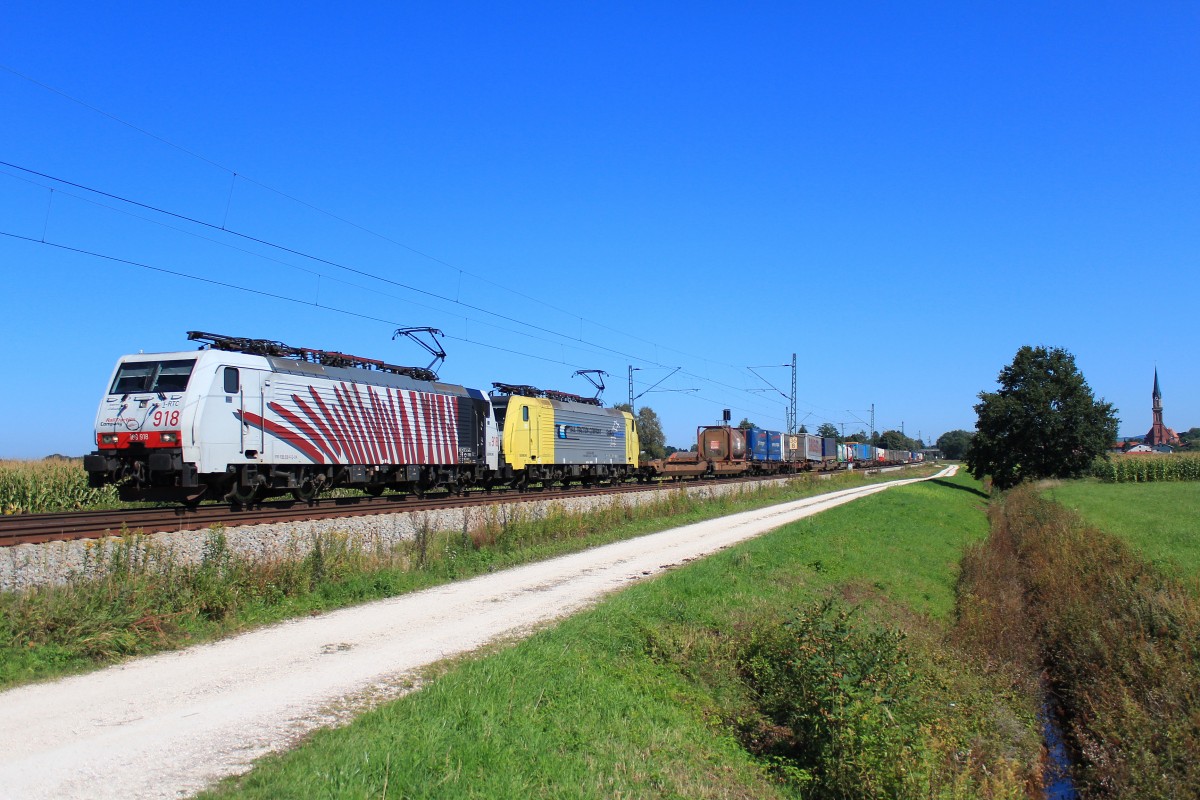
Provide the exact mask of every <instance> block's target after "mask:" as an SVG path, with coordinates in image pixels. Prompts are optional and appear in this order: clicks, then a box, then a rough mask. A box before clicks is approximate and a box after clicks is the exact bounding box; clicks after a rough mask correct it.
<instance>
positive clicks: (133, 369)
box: [108, 358, 196, 394]
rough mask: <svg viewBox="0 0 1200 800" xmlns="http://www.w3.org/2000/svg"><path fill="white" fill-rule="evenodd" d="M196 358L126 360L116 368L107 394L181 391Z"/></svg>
mask: <svg viewBox="0 0 1200 800" xmlns="http://www.w3.org/2000/svg"><path fill="white" fill-rule="evenodd" d="M194 366H196V359H194V358H185V359H179V360H177V361H128V362H126V363H124V364H122V365H121V366H120V368H119V369H117V377H116V378H115V379H113V385H112V388H111V389H109V390H108V393H109V394H133V393H134V392H164V393H165V392H182V391H183V390H184V389H186V388H187V385H188V378H190V377H191V376H192V367H194Z"/></svg>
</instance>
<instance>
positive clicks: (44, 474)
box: [0, 458, 121, 514]
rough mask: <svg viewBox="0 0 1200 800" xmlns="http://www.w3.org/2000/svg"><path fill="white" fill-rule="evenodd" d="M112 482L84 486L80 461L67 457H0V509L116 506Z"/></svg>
mask: <svg viewBox="0 0 1200 800" xmlns="http://www.w3.org/2000/svg"><path fill="white" fill-rule="evenodd" d="M120 505H121V503H120V502H119V501H118V500H117V489H116V487H115V486H106V487H104V488H103V489H94V488H92V487H90V486H88V483H87V473H86V472H84V471H83V462H81V461H79V460H78V459H70V458H47V459H44V460H42V461H0V512H2V513H4V514H38V513H44V512H51V511H79V510H83V509H102V508H117V507H119V506H120Z"/></svg>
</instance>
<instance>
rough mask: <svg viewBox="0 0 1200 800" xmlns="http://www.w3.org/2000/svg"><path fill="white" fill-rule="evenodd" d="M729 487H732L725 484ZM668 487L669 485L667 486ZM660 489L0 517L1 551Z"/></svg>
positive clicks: (407, 497) (397, 497) (646, 486)
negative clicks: (218, 527)
mask: <svg viewBox="0 0 1200 800" xmlns="http://www.w3.org/2000/svg"><path fill="white" fill-rule="evenodd" d="M779 477H780V476H778V475H769V476H759V477H750V478H741V479H738V481H737V482H753V481H762V480H771V479H778V478H779ZM726 482H734V481H726ZM668 485H671V484H668ZM659 488H662V484H660V483H653V484H618V485H616V486H611V485H609V486H596V487H589V488H586V489H585V488H580V487H576V488H573V489H558V490H546V491H538V490H533V491H528V492H517V491H512V490H508V491H494V492H492V493H486V492H469V493H467V494H464V495H461V496H455V495H435V496H428V495H427V496H425V497H423V498H417V497H414V496H412V495H399V494H396V495H384V496H382V497H367V496H363V497H346V498H325V499H321V500H318V501H317V502H315V503H313V504H311V505H310V504H308V503H303V502H298V501H295V500H276V501H267V502H262V503H256V504H254V505H253V506H249V507H245V508H233V507H230V506H227V505H201V506H196V507H194V508H187V507H184V506H172V507H166V508H130V509H118V510H116V511H74V512H69V513H57V514H21V515H18V516H9V517H0V547H11V546H14V545H19V544H41V543H44V542H55V541H70V540H73V539H97V538H101V537H104V536H119V535H121V534H123V533H125V532H141V533H162V532H164V531H183V530H203V529H205V528H208V527H210V526H212V525H218V524H219V525H224V526H226V527H234V526H238V525H260V524H276V523H286V522H304V521H308V520H317V519H333V518H338V517H358V516H371V515H377V514H399V513H405V512H409V511H431V510H435V509H444V508H461V507H464V506H485V505H493V504H498V503H520V502H532V501H535V500H545V499H548V498H561V497H590V496H596V495H605V494H622V493H627V492H646V491H655V490H657V489H659Z"/></svg>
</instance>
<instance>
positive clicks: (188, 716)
mask: <svg viewBox="0 0 1200 800" xmlns="http://www.w3.org/2000/svg"><path fill="white" fill-rule="evenodd" d="M955 470H956V467H949V468H947V469H945V470H943V471H942V472H940V473H938V474H937V475H934V476H931V477H933V478H939V477H946V476H948V475H952V474H954V471H955ZM929 479H930V478H915V479H908V480H899V481H894V482H891V483H883V484H874V485H871V486H864V487H857V488H854V489H846V490H842V491H839V492H832V493H830V494H826V495H820V496H817V497H810V498H806V499H803V500H796V501H792V502H788V503H783V504H780V505H776V506H771V507H768V508H763V509H758V510H754V511H746V512H741V513H738V514H734V515H731V516H728V517H721V518H719V519H714V520H708V521H706V522H699V523H696V524H693V525H688V526H685V527H681V528H675V529H672V530H667V531H662V532H660V533H656V534H651V535H648V536H643V537H640V538H638V539H631V540H626V541H621V542H616V543H613V544H609V545H605V546H603V547H597V548H594V549H592V550H587V551H584V552H581V553H575V554H572V555H569V556H563V557H560V558H555V559H552V560H549V561H544V562H539V563H534V564H528V565H525V566H521V567H516V568H514V569H510V570H506V571H504V572H498V573H495V574H492V575H487V576H484V577H479V578H474V579H471V580H468V581H463V582H461V583H455V584H449V585H446V586H441V587H438V588H434V589H429V590H426V591H422V592H418V593H415V594H409V595H403V596H400V597H396V598H392V599H389V600H382V601H378V602H374V603H370V604H367V605H363V606H359V607H356V608H348V609H343V610H340V611H335V612H331V613H327V614H323V615H321V616H319V617H310V618H307V619H302V620H294V621H289V622H283V623H280V624H278V625H274V626H272V627H269V628H266V629H262V630H258V631H252V632H250V633H246V634H242V635H240V636H236V637H233V638H230V639H225V640H223V641H220V642H216V643H212V644H207V645H200V646H197V647H192V648H189V649H187V650H181V651H177V652H173V653H164V654H161V655H157V656H152V657H149V658H144V659H139V660H135V661H130V662H128V663H125V664H120V665H117V666H114V667H110V668H108V669H105V670H102V671H100V672H95V673H91V674H88V675H81V676H77V677H72V678H66V679H63V680H59V681H55V682H52V683H43V684H36V685H32V686H24V687H20V688H16V689H12V690H10V691H7V692H4V693H0V741H3V742H4V743H5V744H4V747H3V748H0V787H3V788H2V789H0V793H3V795H4V796H5V797H11V798H69V797H77V798H131V797H179V796H181V795H187V794H191V793H194V792H196V791H199V790H200V789H202V788H204V787H205V786H207V785H209V784H210V783H212V782H214V781H216V780H219V779H220V778H223V777H226V776H229V775H234V774H239V773H242V772H245V771H246V770H248V769H249V768H250V766H251V764H252V762H253V761H254V759H256V758H258V757H260V756H263V755H265V754H267V753H270V752H275V751H280V750H283V749H286V748H287V747H289V746H290V745H292V744H293V743H294V742H296V741H297V739H299V738H300V737H301V736H303V735H304V734H305V733H307V732H309V731H311V730H313V729H315V728H318V727H322V726H325V725H329V724H331V723H334V722H337V721H338V720H340V719H345V718H347V717H349V716H350V715H352V714H353V713H355V712H356V711H359V710H362V709H364V708H367V707H369V706H371V705H373V704H375V703H378V702H380V701H382V700H384V699H390V698H392V697H395V696H398V695H400V694H402V693H404V692H405V691H406V690H408V689H410V688H411V687H412V686H413V684H414V681H416V680H417V679H418V678H419V675H420V670H422V669H423V668H425V667H428V666H429V665H431V664H434V663H436V662H438V661H440V660H442V659H445V658H447V657H452V656H456V655H460V654H463V653H467V652H470V651H472V650H475V649H478V648H479V647H481V646H483V645H486V644H488V643H489V642H495V641H497V640H503V639H506V638H514V637H520V636H523V635H526V634H528V633H529V632H530V631H531V630H532V629H533V628H534V627H535V626H537V625H539V624H543V623H547V622H550V621H552V620H555V619H557V618H560V617H563V616H565V615H568V614H570V613H572V612H574V611H576V610H578V609H580V608H582V607H584V606H587V605H589V604H591V603H594V602H596V601H597V600H599V599H600V598H601V597H603V596H604V595H605V594H608V593H610V592H613V591H615V590H618V589H620V588H621V587H622V586H625V585H627V584H628V583H629V582H631V581H636V580H640V579H643V578H645V577H647V576H651V575H654V574H656V573H657V572H659V571H661V570H664V569H667V568H669V567H672V566H675V565H677V564H680V563H682V562H685V561H690V560H692V559H696V558H700V557H703V556H705V555H708V554H710V553H713V552H715V551H717V550H720V549H722V548H725V547H728V546H730V545H733V544H736V543H738V542H740V541H743V540H745V539H749V538H752V537H754V536H758V535H760V534H763V533H766V532H767V531H770V530H773V529H775V528H778V527H780V526H782V525H786V524H788V523H790V522H793V521H795V520H797V519H801V518H803V517H807V516H810V515H813V514H817V513H820V512H821V511H824V510H826V509H829V508H833V507H835V506H838V505H842V504H843V503H848V502H851V501H852V500H855V499H857V498H859V497H863V496H866V495H869V494H874V493H875V492H882V491H886V490H887V489H889V488H891V487H893V486H902V485H906V484H910V483H914V482H916V481H919V480H929Z"/></svg>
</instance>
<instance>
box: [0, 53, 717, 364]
mask: <svg viewBox="0 0 1200 800" xmlns="http://www.w3.org/2000/svg"><path fill="white" fill-rule="evenodd" d="M0 69H3V70H4V71H6V72H8V73H10V74H12V75H14V76H16V77H18V78H20V79H22V80H25V81H28V82H29V83H32V84H34V85H35V86H38V87H40V88H42V89H44V90H46V91H49V92H52V93H54V94H56V95H58V96H60V97H62V98H65V99H66V100H69V101H71V102H72V103H76V104H77V105H80V106H82V107H84V108H86V109H88V110H89V111H92V112H94V113H96V114H99V115H101V116H103V117H105V118H107V119H109V120H111V121H113V122H116V123H117V124H119V125H123V126H125V127H127V128H129V129H130V130H133V131H136V132H137V133H139V134H141V135H143V136H147V137H149V138H151V139H154V140H155V141H157V142H160V143H161V144H164V145H166V146H168V147H171V148H173V149H175V150H177V151H179V152H181V153H183V154H185V155H187V156H190V157H192V158H195V159H198V160H200V161H202V162H204V163H205V164H208V165H210V166H212V167H215V168H216V169H219V170H222V171H224V172H227V173H229V175H230V179H231V181H236V180H237V179H238V178H241V179H242V180H244V181H246V182H247V183H252V184H254V185H255V186H257V187H259V188H261V189H264V190H266V191H269V192H271V193H273V194H276V195H278V196H279V197H282V198H285V199H287V200H290V201H291V202H293V203H296V204H298V205H301V206H303V207H305V208H307V209H309V210H311V211H314V212H316V213H318V214H322V215H324V216H327V217H329V218H330V219H333V220H336V221H338V222H340V223H342V224H344V225H348V226H350V227H352V228H354V229H356V230H358V231H361V232H363V233H365V234H368V235H370V236H374V237H376V238H378V239H380V240H382V241H385V242H387V243H389V244H392V245H394V246H396V247H400V248H402V249H404V250H407V251H408V252H410V253H413V254H414V255H417V256H419V257H421V258H424V259H427V260H429V261H431V262H433V263H436V264H439V265H441V266H444V267H446V268H448V269H451V270H456V271H458V272H459V273H460V274H461V273H465V274H467V275H470V276H471V277H473V278H475V279H476V280H479V281H481V282H483V283H486V284H488V285H490V286H494V287H496V288H498V289H500V290H502V291H504V292H508V293H510V294H513V295H515V296H517V297H522V298H525V299H526V300H529V301H531V302H534V303H537V304H539V305H542V306H544V307H546V308H549V309H552V310H554V311H557V312H559V313H562V314H566V315H567V316H571V317H575V318H577V319H579V320H580V323H581V325H582V323H583V321H585V318H584V317H582V316H580V315H579V314H576V313H575V312H573V311H568V310H566V309H563V308H559V307H558V306H556V305H554V304H552V303H549V302H547V301H545V300H542V299H540V298H538V297H533V296H531V295H528V294H525V293H524V292H520V291H517V290H516V289H514V288H512V287H511V286H508V285H505V284H501V283H497V282H496V281H493V280H491V279H490V278H487V277H486V276H483V275H479V274H477V273H474V272H470V271H468V270H464V269H463V268H462V267H459V266H457V265H455V264H451V263H450V262H448V261H445V260H443V259H440V258H438V257H437V256H434V255H431V254H429V253H426V252H424V251H423V250H420V249H418V248H415V247H413V246H411V245H408V244H406V243H404V242H401V241H398V240H396V239H393V238H392V237H390V236H387V235H386V234H382V233H379V232H378V231H375V230H372V229H370V228H367V227H366V226H364V225H361V224H359V223H356V222H354V221H352V220H349V219H346V218H344V217H342V216H340V215H338V214H335V213H333V212H331V211H328V210H327V209H323V208H321V207H319V206H317V205H314V204H312V203H309V202H308V201H306V200H302V199H300V198H298V197H295V196H294V195H291V194H289V193H287V192H284V191H283V190H281V189H277V188H275V187H273V186H271V185H269V184H266V183H263V182H262V181H258V180H255V179H253V178H250V177H248V176H247V175H245V174H243V173H239V172H238V171H237V170H234V169H233V168H232V167H228V166H225V165H224V164H221V163H218V162H217V161H214V160H213V159H211V158H208V157H206V156H204V155H201V154H200V153H197V152H195V151H194V150H191V149H189V148H187V147H184V146H182V145H180V144H177V143H175V142H173V141H171V140H169V139H167V138H165V137H163V136H160V135H158V134H155V133H152V132H151V131H148V130H146V129H144V128H141V127H139V126H137V125H134V124H133V123H131V122H128V121H127V120H125V119H123V118H121V117H118V116H117V115H115V114H112V113H110V112H108V111H105V110H104V109H101V108H98V107H97V106H94V105H92V104H91V103H88V102H85V101H83V100H80V99H79V98H77V97H74V96H73V95H71V94H69V93H67V92H65V91H63V90H62V89H59V88H57V87H55V86H51V85H49V84H47V83H45V82H43V81H40V80H38V79H36V78H34V77H32V76H30V75H26V74H25V73H23V72H20V71H19V70H16V69H14V68H12V67H10V66H7V65H5V64H0ZM232 193H233V184H232V183H231V184H230V198H232ZM228 212H229V208H228V203H227V205H226V210H225V216H226V218H228ZM214 227H216V226H214ZM219 229H221V230H223V229H224V221H223V222H222V225H221V226H220V228H219ZM586 321H587V322H589V323H591V324H592V325H594V326H596V327H598V328H603V329H604V330H608V331H612V332H614V333H619V334H621V335H623V336H628V337H629V338H631V339H634V340H637V341H641V342H643V343H644V344H651V345H653V346H654V347H655V349H656V351H657V348H658V347H660V346H661V347H662V348H663V349H664V350H667V351H669V352H673V353H678V354H680V355H684V356H687V357H689V358H694V359H696V360H698V361H704V362H707V363H710V364H718V365H720V366H723V367H726V368H730V369H736V367H735V366H734V365H732V364H725V363H723V362H720V361H715V360H713V359H709V358H705V357H704V356H697V355H695V354H692V353H688V352H686V351H683V350H679V349H677V348H673V347H670V346H669V345H666V344H662V345H660V344H659V343H657V342H651V341H650V340H648V339H643V338H641V337H638V336H634V335H631V334H630V333H629V332H628V331H625V330H621V329H618V328H614V327H612V326H611V325H607V324H605V323H603V322H599V321H596V320H590V319H589V320H586ZM639 360H648V359H639ZM651 363H657V359H655V360H654V361H651Z"/></svg>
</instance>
